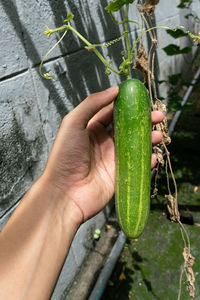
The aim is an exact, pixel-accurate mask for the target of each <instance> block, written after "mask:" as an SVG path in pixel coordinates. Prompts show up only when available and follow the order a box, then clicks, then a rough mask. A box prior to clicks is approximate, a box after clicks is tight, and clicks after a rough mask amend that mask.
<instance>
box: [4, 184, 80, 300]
mask: <svg viewBox="0 0 200 300" xmlns="http://www.w3.org/2000/svg"><path fill="white" fill-rule="evenodd" d="M79 216H80V212H79V211H78V208H77V207H76V206H74V204H73V202H69V201H67V200H66V199H62V196H61V195H59V193H58V192H56V191H51V188H50V187H49V186H48V184H46V183H45V181H44V180H38V181H37V182H36V183H35V184H34V185H33V186H32V187H31V189H30V190H29V191H28V193H27V194H26V195H25V197H24V198H23V199H22V201H21V203H20V205H19V207H18V208H17V209H16V211H15V213H14V214H13V216H12V217H11V219H10V220H9V222H8V224H7V225H6V226H5V228H4V229H3V231H2V232H1V233H0V269H1V279H0V299H8V300H9V299H13V295H15V297H14V298H15V299H16V300H17V299H30V300H31V299H34V300H35V299H37V300H38V299H42V300H44V299H49V297H50V295H51V293H52V291H53V288H54V286H55V283H56V280H57V278H58V275H59V273H60V270H61V268H62V265H63V263H64V260H65V257H66V255H67V253H68V251H69V247H70V244H71V242H72V239H73V237H74V235H75V233H76V231H77V229H78V226H79V219H80V218H79Z"/></svg>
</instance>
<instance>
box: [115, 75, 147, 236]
mask: <svg viewBox="0 0 200 300" xmlns="http://www.w3.org/2000/svg"><path fill="white" fill-rule="evenodd" d="M151 129H152V124H151V106H150V99H149V95H148V92H147V90H146V88H145V86H144V85H143V83H142V82H141V81H139V80H137V79H128V80H126V81H124V82H122V83H121V84H120V85H119V94H118V97H117V99H116V100H115V103H114V132H115V155H116V181H115V185H116V189H115V202H116V212H117V217H118V221H119V224H120V226H121V229H122V231H123V232H124V233H125V234H126V236H127V237H129V238H136V237H138V236H139V235H140V234H141V233H142V231H143V229H144V227H145V224H146V221H147V218H148V214H149V207H150V187H151V153H152V145H151Z"/></svg>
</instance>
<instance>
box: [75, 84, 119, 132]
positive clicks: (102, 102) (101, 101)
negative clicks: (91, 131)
mask: <svg viewBox="0 0 200 300" xmlns="http://www.w3.org/2000/svg"><path fill="white" fill-rule="evenodd" d="M118 91H119V88H118V86H113V87H111V88H109V89H107V90H105V91H102V92H99V93H95V94H91V95H90V96H88V97H87V98H86V99H85V100H84V101H83V102H81V103H80V104H79V105H78V106H77V107H76V108H75V109H74V110H73V111H72V112H71V118H72V119H71V121H72V120H73V121H72V122H73V123H74V124H75V126H76V128H77V127H78V128H79V129H84V128H86V127H87V124H88V122H89V120H90V119H91V118H92V117H93V116H94V115H95V114H96V113H97V112H98V111H100V110H101V109H102V108H103V107H105V106H107V105H109V104H110V103H111V102H113V100H114V99H115V98H116V97H117V95H118Z"/></svg>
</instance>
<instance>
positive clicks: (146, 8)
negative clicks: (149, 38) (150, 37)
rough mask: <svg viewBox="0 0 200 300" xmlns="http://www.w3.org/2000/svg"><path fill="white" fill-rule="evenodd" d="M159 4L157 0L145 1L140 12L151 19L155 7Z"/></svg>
mask: <svg viewBox="0 0 200 300" xmlns="http://www.w3.org/2000/svg"><path fill="white" fill-rule="evenodd" d="M158 3H159V0H146V2H145V3H144V4H143V5H142V11H143V13H145V14H146V15H147V16H149V17H152V15H153V13H154V10H155V6H156V5H157V4H158Z"/></svg>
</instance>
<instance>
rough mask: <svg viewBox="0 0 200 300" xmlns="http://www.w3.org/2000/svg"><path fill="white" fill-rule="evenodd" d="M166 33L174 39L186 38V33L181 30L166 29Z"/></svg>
mask: <svg viewBox="0 0 200 300" xmlns="http://www.w3.org/2000/svg"><path fill="white" fill-rule="evenodd" d="M166 31H167V33H168V34H169V35H171V36H172V37H173V38H174V39H178V38H180V37H182V36H187V33H185V32H184V31H183V30H182V29H176V30H171V29H167V30H166Z"/></svg>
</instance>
